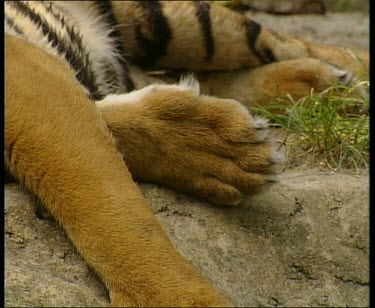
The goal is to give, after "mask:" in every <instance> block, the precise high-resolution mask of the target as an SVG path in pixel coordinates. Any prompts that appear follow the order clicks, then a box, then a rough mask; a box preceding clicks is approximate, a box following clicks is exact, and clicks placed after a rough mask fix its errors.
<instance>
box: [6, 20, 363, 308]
mask: <svg viewBox="0 0 375 308" xmlns="http://www.w3.org/2000/svg"><path fill="white" fill-rule="evenodd" d="M255 15H256V16H255ZM252 18H254V19H255V20H257V21H261V22H262V23H263V24H265V25H268V26H269V27H271V28H274V29H275V30H278V31H283V32H288V33H292V34H295V35H299V36H302V34H304V35H303V36H304V37H306V36H307V38H308V39H314V40H315V41H317V40H318V41H321V42H324V43H331V44H339V45H344V46H351V47H353V45H357V46H358V47H361V48H362V49H366V48H368V37H369V36H368V16H367V15H364V14H359V13H356V14H347V13H345V14H337V13H336V14H334V16H333V17H332V16H329V15H327V16H290V17H279V16H267V15H265V14H259V13H257V14H252ZM296 20H298V21H296ZM288 22H289V28H288V26H287V24H288ZM351 23H352V25H355V26H349V25H350V24H351ZM329 24H330V26H328V25H329ZM272 25H273V26H272ZM275 25H277V26H276V27H275ZM344 27H345V28H344ZM310 28H311V31H310V30H309V29H310ZM309 31H310V32H309ZM325 31H328V32H325ZM309 33H310V34H309ZM325 33H326V35H325ZM309 35H311V36H310V37H309ZM319 38H321V39H320V40H319ZM368 175H369V174H368V172H367V171H365V170H364V171H362V172H360V173H355V172H354V171H353V172H349V171H347V172H343V171H341V172H332V171H328V170H321V169H317V168H316V167H306V168H298V169H292V170H287V171H285V172H284V173H283V174H281V176H280V182H279V183H277V184H275V185H273V186H271V187H270V188H269V189H268V190H267V191H265V192H263V193H262V194H259V195H257V196H254V197H252V198H250V199H249V200H247V201H246V202H244V203H243V204H241V205H239V206H220V207H218V206H213V205H210V204H208V203H205V202H202V201H199V200H197V199H194V198H192V197H189V196H186V195H182V194H179V193H176V192H173V191H171V190H168V189H166V188H163V187H160V186H156V185H141V189H142V191H143V193H144V195H145V197H146V199H147V201H148V203H149V204H150V206H151V208H152V210H153V212H154V213H155V215H156V217H157V219H158V220H159V221H160V223H161V224H162V226H163V228H164V229H165V231H166V232H167V234H168V236H169V238H170V239H171V241H172V243H173V244H174V245H175V247H176V249H177V250H178V251H179V252H180V253H181V254H182V255H183V256H184V257H185V258H186V259H187V260H188V261H189V262H191V263H192V264H193V265H194V266H195V267H196V268H197V269H198V270H199V271H200V272H201V273H202V274H203V275H204V276H205V277H206V278H207V279H208V280H210V281H211V282H212V284H213V285H214V286H215V287H216V288H217V289H218V290H220V292H222V293H223V294H225V295H226V296H227V297H228V298H229V299H230V300H231V301H232V302H233V304H234V305H236V306H248V307H249V306H252V307H254V306H255V307H256V306H286V307H291V306H296V307H297V306H298V307H300V306H314V307H316V306H330V307H332V306H346V307H348V306H349V307H368V306H369V177H368ZM5 223H6V226H5V229H6V234H5V248H6V249H5V278H6V279H5V304H6V306H7V307H21V306H23V307H24V306H34V307H35V306H36V307H42V306H49V307H52V306H53V307H61V306H71V307H72V306H76V307H77V306H108V305H109V302H108V293H107V291H106V289H105V287H104V285H103V284H102V283H101V282H100V280H99V279H98V278H97V277H96V276H95V274H94V273H93V272H92V270H90V269H89V268H88V266H87V265H86V263H85V262H84V261H83V259H82V258H81V257H80V255H79V254H78V253H77V252H76V250H75V249H74V247H73V246H72V244H71V243H70V242H69V240H68V239H67V237H66V235H65V233H64V232H63V231H62V230H61V229H60V228H59V226H58V225H57V223H56V222H55V221H54V220H53V219H52V218H51V217H50V216H49V215H48V214H47V213H45V211H44V210H43V208H41V206H39V205H38V204H37V203H36V202H35V199H34V198H33V197H31V196H30V195H29V194H27V193H25V192H23V191H22V190H21V188H20V187H19V186H18V185H16V184H8V185H6V186H5Z"/></svg>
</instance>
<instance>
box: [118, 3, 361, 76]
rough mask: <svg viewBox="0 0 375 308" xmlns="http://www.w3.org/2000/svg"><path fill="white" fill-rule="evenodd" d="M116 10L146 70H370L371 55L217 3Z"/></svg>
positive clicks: (134, 56) (134, 6)
mask: <svg viewBox="0 0 375 308" xmlns="http://www.w3.org/2000/svg"><path fill="white" fill-rule="evenodd" d="M112 8H113V12H114V15H115V17H116V19H117V21H118V23H119V30H120V32H121V35H122V37H123V38H124V42H126V44H125V49H126V52H127V54H128V55H129V57H130V59H131V60H132V61H133V62H135V63H138V64H139V65H142V66H147V67H154V68H177V69H189V70H195V71H202V70H205V71H207V70H209V71H212V70H214V71H216V70H234V69H241V68H250V67H256V66H260V65H264V64H268V63H272V62H277V61H282V60H292V59H300V58H308V57H310V58H316V59H320V60H323V61H327V62H330V63H333V64H335V65H338V66H339V67H341V68H343V69H344V68H345V69H347V70H349V71H351V73H357V72H356V70H357V69H362V70H363V66H365V69H367V68H366V65H367V64H368V53H366V52H362V51H357V50H349V49H345V48H338V47H328V46H324V45H319V44H315V43H312V42H307V41H304V40H301V39H298V38H295V37H292V36H287V35H282V34H279V33H276V32H275V31H272V30H270V29H267V28H266V27H263V26H261V25H260V24H258V23H256V22H254V21H252V20H250V19H248V18H246V17H245V16H243V15H240V14H238V13H236V12H233V11H231V10H229V9H227V8H224V7H222V6H220V5H215V4H214V3H208V2H203V1H199V2H194V1H125V2H122V1H113V2H112ZM357 58H358V59H357Z"/></svg>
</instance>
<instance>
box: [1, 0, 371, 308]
mask: <svg viewBox="0 0 375 308" xmlns="http://www.w3.org/2000/svg"><path fill="white" fill-rule="evenodd" d="M5 32H6V36H5V64H6V65H5V77H6V78H5V165H6V170H7V172H9V174H10V175H11V176H12V177H14V178H15V179H16V180H17V181H18V182H19V183H20V185H22V187H24V188H25V189H27V190H28V191H30V192H31V193H32V194H33V195H35V196H36V197H37V198H38V200H39V201H40V202H41V203H42V204H43V205H45V206H46V208H47V209H48V210H49V211H50V213H51V214H52V215H53V216H54V218H55V219H56V221H57V222H58V223H59V224H60V225H61V226H62V227H63V229H64V230H65V232H66V234H67V235H68V237H69V239H70V240H71V241H72V243H73V244H74V246H75V247H76V249H77V251H78V252H79V253H80V254H81V255H82V257H83V258H84V260H85V261H86V262H87V264H88V265H89V266H90V267H91V268H92V269H93V270H94V271H95V272H96V273H97V275H98V276H99V277H100V279H101V280H102V282H103V283H104V285H105V286H106V288H107V289H108V292H109V298H110V302H111V305H112V306H116V307H119V306H155V307H156V306H164V307H167V306H179V307H182V306H191V307H209V306H231V303H230V301H229V300H228V298H226V296H225V295H223V294H221V293H219V292H218V291H217V290H215V289H214V287H213V286H212V285H211V284H210V283H209V282H208V281H207V280H206V279H205V278H204V277H203V276H202V275H201V274H200V273H198V271H197V270H196V269H195V268H193V267H192V265H190V264H189V263H188V262H187V261H186V260H185V259H184V258H183V257H182V256H181V255H180V254H179V253H178V252H177V251H176V250H175V249H174V247H173V245H172V244H171V242H170V241H169V239H168V237H167V236H166V234H165V233H164V231H163V229H162V227H161V226H160V224H159V223H158V222H157V220H156V219H155V217H154V215H153V214H152V211H151V210H150V208H149V206H148V205H147V203H146V201H145V198H144V196H143V195H142V193H141V191H140V189H139V187H138V185H137V183H139V182H150V183H156V184H160V185H164V186H166V187H169V188H172V189H174V190H176V191H179V192H182V193H185V194H189V195H192V196H196V197H198V198H201V199H203V200H206V201H208V202H210V203H212V204H220V205H236V204H238V203H240V202H241V201H242V200H244V198H246V197H247V196H249V195H253V194H256V193H260V192H264V191H265V190H264V189H265V188H266V187H269V186H270V185H272V183H274V182H276V181H277V174H278V172H279V166H280V165H281V164H282V163H283V156H282V154H280V153H279V152H278V150H277V147H276V142H275V138H274V137H273V135H272V133H271V131H270V128H269V124H268V121H267V120H266V119H264V118H262V117H260V116H257V115H255V114H252V113H251V112H250V111H249V110H250V109H249V107H251V106H254V104H255V102H256V103H258V104H263V105H267V104H272V102H273V101H274V99H275V97H277V95H279V93H280V92H290V93H293V95H294V96H295V97H299V96H303V95H307V94H309V93H310V91H311V89H314V90H316V91H323V90H324V89H326V88H327V87H328V86H329V85H330V84H331V83H338V84H342V85H349V84H351V83H353V82H354V81H355V80H357V78H358V73H357V70H358V68H359V67H360V66H361V64H363V63H368V54H367V53H366V52H364V51H360V50H349V49H346V48H340V47H330V46H324V45H320V44H316V43H313V42H308V41H304V40H302V39H299V38H295V37H292V36H287V35H284V34H280V33H276V32H275V31H272V30H270V29H267V28H266V27H264V26H262V25H260V24H259V23H257V22H255V21H253V20H251V19H249V18H246V17H245V16H243V15H241V14H239V13H236V12H234V11H232V10H229V9H227V8H225V7H222V6H220V5H217V4H215V3H212V2H204V1H199V2H195V1H166V2H163V1H89V2H86V1H56V2H54V1H6V2H5ZM164 69H166V70H170V71H176V72H181V71H184V72H185V71H187V72H192V73H193V75H186V76H185V77H182V78H181V80H180V81H177V82H170V83H168V82H167V81H165V80H162V79H159V78H157V77H150V76H148V75H147V71H148V70H164Z"/></svg>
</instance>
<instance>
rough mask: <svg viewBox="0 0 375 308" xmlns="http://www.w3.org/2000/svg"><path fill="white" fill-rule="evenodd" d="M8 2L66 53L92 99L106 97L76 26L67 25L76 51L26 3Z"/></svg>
mask: <svg viewBox="0 0 375 308" xmlns="http://www.w3.org/2000/svg"><path fill="white" fill-rule="evenodd" d="M8 3H10V4H11V5H13V7H14V8H16V9H17V10H19V12H21V13H22V14H24V15H26V16H27V17H29V18H30V20H31V21H32V22H33V23H35V24H36V26H37V27H38V28H40V27H41V28H42V31H43V34H44V36H45V37H46V38H47V39H48V41H50V42H51V44H52V47H56V48H57V50H58V52H59V53H60V54H63V55H64V57H65V59H66V61H67V62H68V63H69V65H70V66H71V67H72V68H73V69H74V71H75V73H76V78H77V80H78V81H79V82H80V83H81V84H82V85H83V86H85V87H86V88H87V89H88V90H89V92H90V98H91V99H94V100H100V99H102V98H104V95H103V94H102V93H101V92H100V91H99V89H98V85H97V83H96V76H95V74H94V72H93V70H92V69H91V63H90V60H89V54H88V53H87V52H86V50H85V48H84V47H83V45H82V38H81V37H80V36H79V34H78V33H76V32H75V30H74V27H72V28H71V27H68V26H67V25H65V29H66V30H67V32H68V34H69V37H70V41H71V43H72V45H74V46H75V47H76V49H77V51H74V50H73V48H72V47H71V46H70V45H69V44H67V43H66V40H65V39H64V38H60V37H59V36H58V35H57V33H56V32H55V31H54V30H53V29H52V28H51V27H50V26H49V25H48V24H47V23H46V22H44V21H43V20H42V18H41V17H40V16H39V15H38V14H37V13H35V11H34V10H32V9H30V7H28V6H27V5H26V4H24V3H21V2H19V1H10V2H8ZM55 17H56V16H55ZM60 22H62V23H63V20H60Z"/></svg>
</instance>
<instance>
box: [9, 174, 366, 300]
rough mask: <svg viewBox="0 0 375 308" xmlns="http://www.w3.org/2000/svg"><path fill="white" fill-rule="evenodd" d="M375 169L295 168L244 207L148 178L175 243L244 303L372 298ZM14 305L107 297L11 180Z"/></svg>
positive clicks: (148, 190) (146, 188) (150, 194)
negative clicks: (371, 175) (373, 179)
mask: <svg viewBox="0 0 375 308" xmlns="http://www.w3.org/2000/svg"><path fill="white" fill-rule="evenodd" d="M368 185H369V181H368V173H365V174H362V175H354V174H344V173H331V172H322V171H318V170H309V171H308V172H305V171H296V170H291V171H287V172H286V173H285V174H283V175H282V176H281V179H280V183H278V184H275V185H274V186H272V187H271V188H270V189H269V190H268V191H267V192H264V193H263V194H260V195H258V196H255V197H253V198H250V199H249V200H247V201H246V202H244V203H243V204H241V205H239V206H226V207H225V206H221V207H217V206H213V205H210V204H207V203H204V202H201V201H199V200H196V199H194V198H191V197H187V196H185V195H181V194H178V193H175V192H172V191H170V190H168V189H166V188H162V187H158V186H155V185H141V188H142V191H143V193H144V195H145V197H146V199H147V200H148V202H149V204H150V206H151V208H152V210H153V211H154V213H155V215H156V217H157V219H158V220H159V221H160V223H161V224H162V226H163V228H164V229H165V230H166V232H167V234H168V235H169V237H170V239H171V241H172V243H173V244H174V245H175V247H176V249H177V250H178V251H179V252H180V253H181V254H182V255H183V256H184V257H185V258H186V259H187V260H189V261H190V262H191V263H192V264H193V265H194V266H195V267H196V268H197V269H198V270H199V271H200V272H201V273H202V274H203V275H204V276H205V277H207V278H208V279H209V280H210V281H211V282H212V283H213V284H214V285H215V286H216V288H217V289H219V290H220V291H221V292H223V293H224V294H226V295H227V296H228V297H229V298H230V299H231V300H232V302H233V303H234V304H235V305H236V306H289V307H290V306H351V307H358V306H368V305H369V238H368V235H369V224H368V219H369V217H368V205H369V199H368V198H369V195H368V194H369V189H368ZM5 201H6V209H5V214H6V255H5V265H6V284H5V287H6V294H5V295H6V297H5V300H6V305H7V306H105V305H108V295H107V292H106V290H105V288H104V286H103V285H102V284H101V282H100V281H99V280H98V278H97V277H96V276H95V275H94V274H93V273H92V271H90V270H89V269H88V267H87V265H86V264H85V262H84V261H83V260H82V258H81V257H80V256H79V255H78V254H77V252H76V251H75V249H74V247H73V246H72V245H71V244H70V242H69V240H68V239H67V237H66V236H65V234H64V232H63V231H62V230H61V229H60V228H59V227H58V226H57V224H56V223H55V222H54V221H53V220H51V218H50V217H48V216H47V217H46V216H45V215H41V214H40V213H39V212H40V211H38V210H37V209H38V206H37V205H36V204H35V202H33V198H32V197H30V196H29V195H28V194H27V193H24V192H22V190H21V189H20V188H19V187H18V186H17V185H15V184H13V185H6V189H5Z"/></svg>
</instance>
